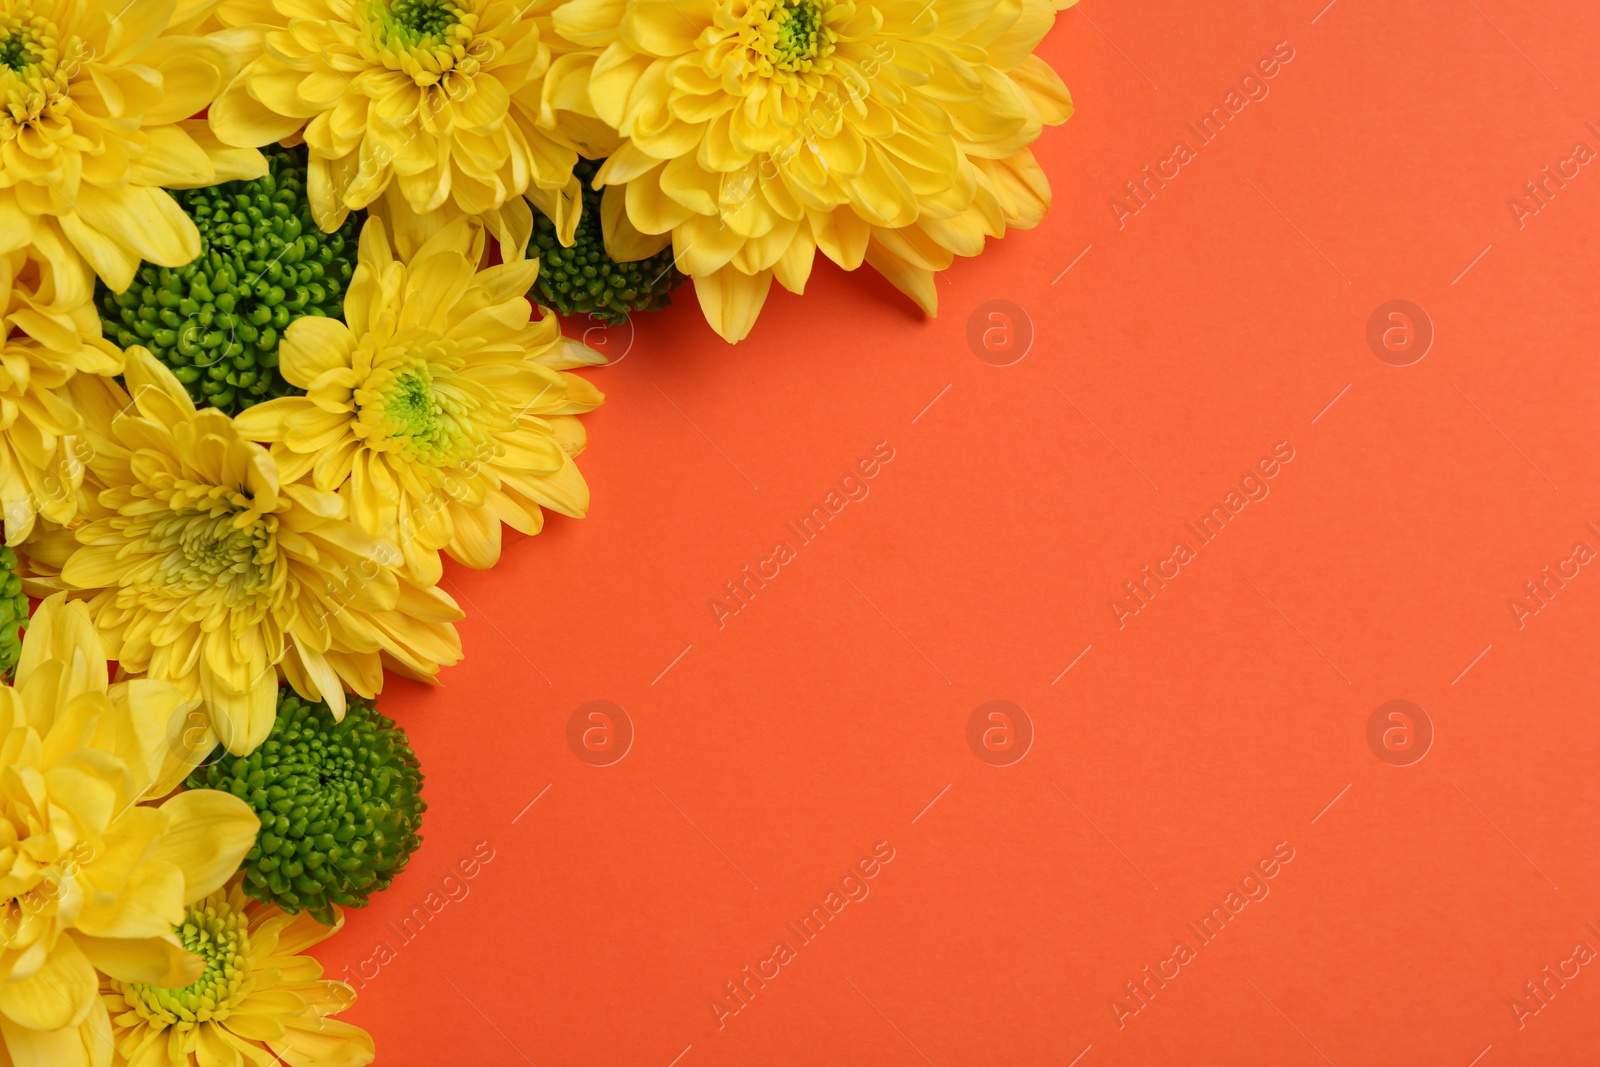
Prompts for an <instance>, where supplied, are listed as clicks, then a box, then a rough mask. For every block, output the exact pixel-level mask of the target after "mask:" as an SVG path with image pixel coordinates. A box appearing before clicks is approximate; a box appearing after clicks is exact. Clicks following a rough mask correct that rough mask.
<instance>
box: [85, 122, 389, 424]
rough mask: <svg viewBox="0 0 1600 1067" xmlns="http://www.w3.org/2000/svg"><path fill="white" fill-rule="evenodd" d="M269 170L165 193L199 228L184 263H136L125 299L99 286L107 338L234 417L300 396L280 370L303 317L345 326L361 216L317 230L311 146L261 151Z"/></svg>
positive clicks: (196, 399)
mask: <svg viewBox="0 0 1600 1067" xmlns="http://www.w3.org/2000/svg"><path fill="white" fill-rule="evenodd" d="M263 153H264V154H265V155H266V157H267V163H268V168H269V170H268V173H267V176H266V177H264V178H257V179H255V180H253V181H236V182H224V183H222V184H221V185H214V186H211V187H210V188H206V189H188V190H179V191H177V192H174V193H173V194H172V196H173V199H175V200H176V201H177V202H178V204H179V206H180V207H182V208H183V210H184V211H186V212H188V214H189V217H190V218H192V219H194V223H195V226H196V227H198V228H199V230H200V255H199V256H198V257H197V258H196V259H194V260H193V261H192V262H190V263H188V264H187V265H185V266H182V267H158V266H155V265H154V264H151V263H144V264H141V265H140V267H139V271H138V273H137V274H136V275H135V276H134V279H133V284H132V285H130V286H129V287H128V289H127V291H126V292H122V293H113V292H112V291H111V290H110V289H108V288H106V286H105V285H104V284H101V285H100V286H99V287H98V290H97V292H96V303H97V304H98V306H99V309H100V321H101V322H102V323H103V324H104V326H105V332H106V336H107V337H109V338H110V339H111V340H113V341H115V342H116V343H117V344H118V345H121V346H122V347H123V348H127V347H129V346H131V345H143V346H144V347H146V348H148V349H149V350H150V351H151V352H153V353H155V357H156V358H157V359H159V360H160V361H161V362H162V363H165V364H166V365H167V366H168V367H170V368H172V373H173V374H175V375H177V378H178V380H179V381H180V382H182V383H183V384H184V388H186V389H187V390H188V391H189V396H190V397H191V398H193V400H194V402H195V404H196V405H197V406H201V407H214V408H221V409H222V410H223V411H225V412H227V413H228V414H230V415H236V414H238V413H239V412H240V411H242V410H244V409H245V408H247V407H249V406H251V405H252V404H258V403H260V402H261V401H263V400H270V399H272V398H273V397H278V396H292V395H295V394H297V393H298V392H299V390H298V389H295V388H294V387H293V386H290V385H289V384H288V383H287V382H285V381H284V380H283V376H282V375H281V374H279V373H278V340H279V338H281V337H282V336H283V330H284V327H286V326H288V325H289V323H291V322H293V321H294V320H295V319H297V318H300V317H301V316H303V315H321V316H324V317H327V318H334V319H339V320H341V321H343V318H344V292H345V288H346V287H347V286H348V285H349V283H350V276H351V275H352V274H353V273H354V272H355V263H356V236H357V234H358V233H359V232H360V230H361V222H362V219H364V218H365V216H366V213H365V212H360V211H357V212H352V213H351V214H350V217H349V218H347V219H346V220H345V221H344V224H343V225H342V226H340V227H339V229H338V230H336V231H334V232H333V233H323V232H322V231H321V230H319V229H318V228H317V225H316V223H315V222H313V221H312V218H311V207H310V205H309V203H308V202H307V200H306V150H305V148H304V146H299V147H295V148H277V147H270V148H267V149H264V150H263Z"/></svg>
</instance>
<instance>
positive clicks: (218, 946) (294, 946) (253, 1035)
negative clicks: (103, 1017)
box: [90, 881, 373, 1067]
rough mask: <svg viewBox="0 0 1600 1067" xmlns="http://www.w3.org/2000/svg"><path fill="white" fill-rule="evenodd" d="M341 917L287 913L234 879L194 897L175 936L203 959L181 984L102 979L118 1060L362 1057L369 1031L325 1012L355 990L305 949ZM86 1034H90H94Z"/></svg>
mask: <svg viewBox="0 0 1600 1067" xmlns="http://www.w3.org/2000/svg"><path fill="white" fill-rule="evenodd" d="M343 925H344V915H343V913H342V912H341V913H340V914H339V918H338V922H337V923H336V924H335V925H333V926H331V927H330V926H324V925H322V924H321V923H319V922H317V921H316V920H315V919H313V918H312V917H311V916H310V915H309V914H301V915H300V916H298V917H296V916H292V915H287V914H285V913H284V912H282V911H279V910H278V909H277V908H275V907H273V906H271V905H269V904H261V903H259V902H257V901H254V900H251V899H250V898H249V897H247V896H245V894H244V892H243V890H241V889H240V888H239V882H238V881H235V882H234V883H233V885H232V886H230V887H229V888H227V889H223V890H218V891H217V892H215V893H212V894H211V895H210V896H208V897H206V898H205V899H204V900H201V901H197V902H195V903H194V904H193V905H191V906H190V908H189V911H188V914H187V915H186V916H185V917H184V920H183V924H182V925H181V926H180V927H179V928H178V936H179V938H181V939H182V941H183V944H184V946H185V947H187V948H189V949H190V950H191V951H193V952H196V953H198V954H199V955H200V957H201V958H202V959H203V960H205V973H204V974H203V975H201V976H200V977H199V978H198V979H197V980H196V981H194V982H193V983H192V984H190V985H188V986H186V987H184V988H182V989H162V988H160V987H156V986H151V985H142V984H139V983H136V982H129V981H125V980H124V981H109V982H107V983H105V986H104V1002H105V1009H106V1011H107V1013H108V1014H109V1015H110V1017H111V1022H112V1027H113V1033H112V1042H113V1044H114V1045H115V1046H116V1055H115V1058H114V1059H113V1060H112V1063H113V1064H115V1065H116V1067H245V1065H251V1067H272V1065H274V1064H280V1063H282V1064H287V1065H288V1067H364V1065H366V1064H369V1063H371V1062H372V1059H373V1046H372V1037H371V1036H370V1035H369V1034H367V1032H366V1031H364V1030H361V1029H359V1028H358V1027H355V1026H351V1025H350V1024H349V1023H345V1022H340V1021H339V1020H337V1019H330V1018H328V1016H329V1015H332V1014H334V1013H336V1012H340V1011H344V1010H346V1009H347V1008H349V1007H350V1006H351V1005H352V1004H354V1003H355V999H356V994H355V990H353V989H351V988H350V987H349V986H348V985H346V984H345V983H343V982H334V981H327V980H324V979H323V977H322V965H321V964H320V963H318V962H317V961H316V960H315V959H313V958H311V957H310V956H304V955H301V953H303V952H304V951H305V950H306V949H308V948H310V947H311V946H312V945H315V944H316V943H317V942H319V941H321V940H323V939H324V938H327V937H330V936H332V935H333V934H334V933H335V932H336V931H337V930H338V929H339V927H340V926H343ZM90 1040H93V1038H92V1037H91V1038H90Z"/></svg>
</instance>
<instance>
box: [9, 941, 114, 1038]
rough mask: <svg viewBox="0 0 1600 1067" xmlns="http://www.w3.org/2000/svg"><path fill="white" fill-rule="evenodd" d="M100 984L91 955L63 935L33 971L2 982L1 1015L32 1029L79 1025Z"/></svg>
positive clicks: (87, 1013)
mask: <svg viewBox="0 0 1600 1067" xmlns="http://www.w3.org/2000/svg"><path fill="white" fill-rule="evenodd" d="M99 988H100V983H99V980H98V979H96V978H95V976H94V968H93V967H92V966H90V964H89V960H88V958H87V957H86V956H84V954H83V953H82V952H81V951H79V949H78V946H77V945H76V944H74V943H73V941H72V939H71V938H67V937H64V938H62V939H60V940H59V941H57V942H56V946H55V949H54V950H53V951H51V953H50V955H49V956H48V957H46V959H45V962H44V966H42V967H40V968H39V969H38V970H37V971H34V972H33V974H31V975H29V976H28V977H27V978H20V979H12V980H11V981H9V982H0V1015H4V1017H5V1019H6V1020H7V1021H9V1022H13V1023H16V1024H18V1025H20V1026H26V1027H28V1028H29V1029H32V1030H59V1029H61V1028H62V1027H67V1026H77V1025H78V1024H79V1023H81V1022H83V1020H84V1019H86V1018H88V1016H89V1009H90V1008H91V1007H93V1005H94V1000H95V997H96V994H97V993H98V992H99ZM7 1036H9V1035H7Z"/></svg>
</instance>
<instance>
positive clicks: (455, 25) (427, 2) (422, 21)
mask: <svg viewBox="0 0 1600 1067" xmlns="http://www.w3.org/2000/svg"><path fill="white" fill-rule="evenodd" d="M470 6H471V5H470V3H465V2H463V3H456V2H454V0H367V2H366V3H364V4H362V5H360V6H359V7H358V8H357V11H356V16H357V19H358V21H359V22H361V23H362V24H363V25H364V26H365V27H366V36H365V43H364V45H363V51H364V52H365V53H366V55H367V58H369V59H370V60H372V61H373V62H375V63H379V64H381V65H382V66H384V67H387V68H388V69H389V70H396V71H400V72H402V73H404V74H407V75H409V76H410V77H411V79H412V80H413V81H414V82H416V84H418V85H432V84H435V83H436V82H438V81H439V80H440V79H441V78H442V77H443V76H444V75H445V74H446V73H448V72H450V71H452V70H454V71H459V72H460V73H461V74H463V75H465V76H467V77H471V76H472V75H474V74H476V73H477V72H478V70H479V69H480V68H481V67H482V65H483V63H484V62H486V61H487V60H488V59H489V58H491V57H492V56H493V55H494V54H496V52H497V46H496V45H495V43H494V42H492V41H475V40H473V36H472V34H473V30H475V29H476V28H477V25H478V15H477V13H476V12H474V11H470V10H467V9H466V8H468V7H470Z"/></svg>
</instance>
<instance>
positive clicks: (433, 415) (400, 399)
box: [383, 367, 445, 438]
mask: <svg viewBox="0 0 1600 1067" xmlns="http://www.w3.org/2000/svg"><path fill="white" fill-rule="evenodd" d="M383 410H384V414H386V415H388V416H389V420H390V422H391V423H392V424H393V426H394V428H395V431H396V432H398V433H400V434H403V435H404V436H406V437H414V438H437V437H438V436H439V435H440V433H441V432H443V431H444V430H445V427H443V426H442V425H441V423H442V422H443V420H442V419H441V418H440V416H441V415H443V414H444V409H443V408H442V407H441V406H440V405H439V402H438V401H437V400H435V399H434V396H433V376H432V375H431V374H429V373H428V370H427V368H426V367H421V368H418V369H416V370H411V371H406V372H405V373H403V374H400V375H397V376H396V377H395V380H394V385H393V387H392V391H391V392H390V393H389V395H388V397H387V398H385V400H384V403H383Z"/></svg>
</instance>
